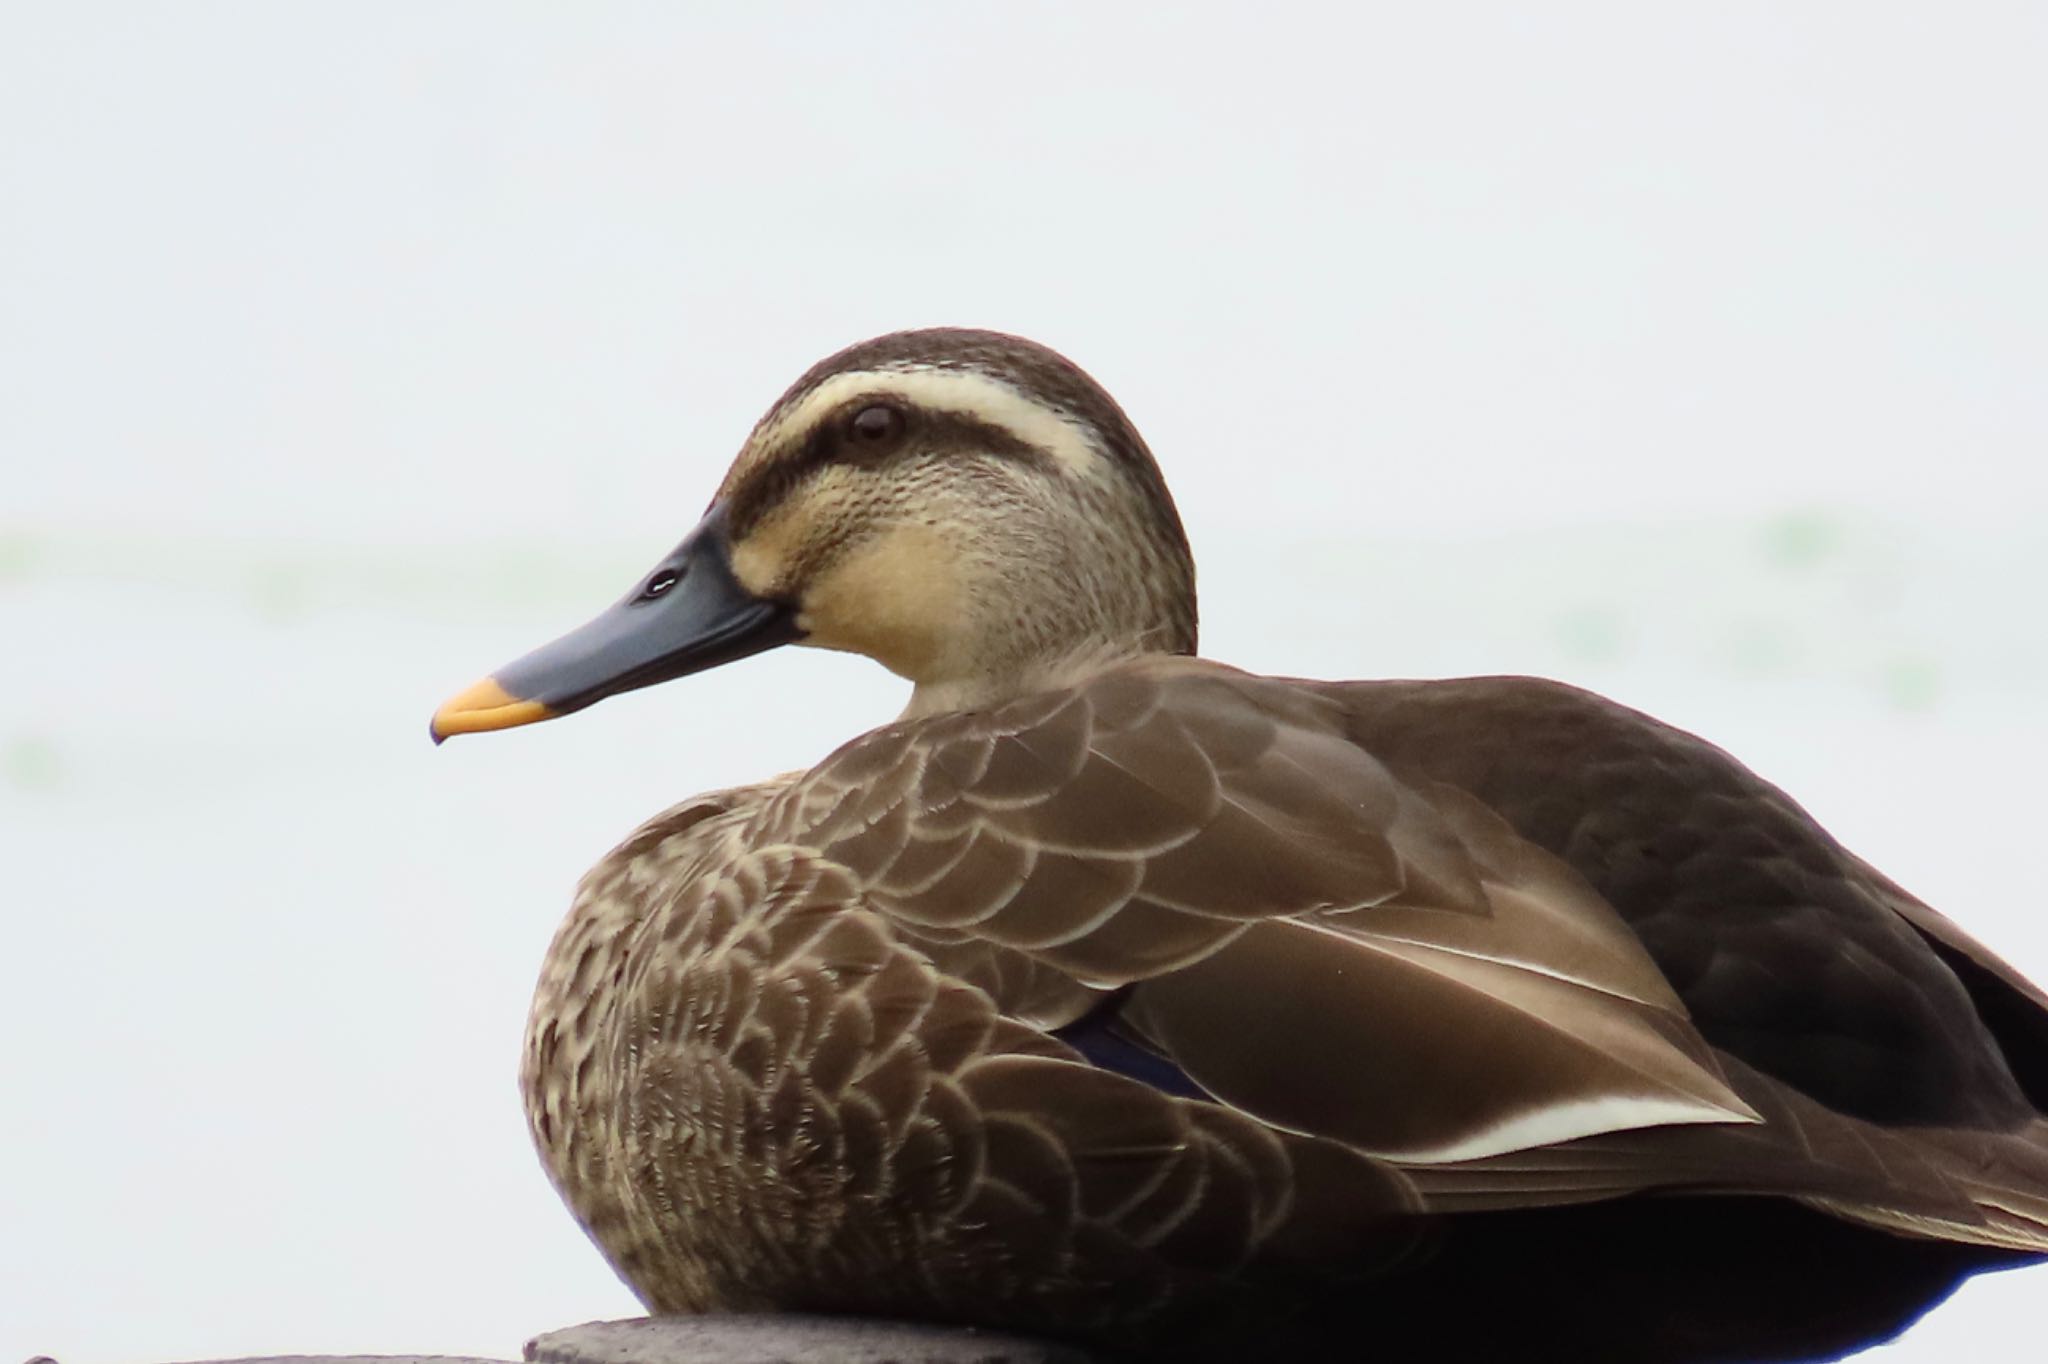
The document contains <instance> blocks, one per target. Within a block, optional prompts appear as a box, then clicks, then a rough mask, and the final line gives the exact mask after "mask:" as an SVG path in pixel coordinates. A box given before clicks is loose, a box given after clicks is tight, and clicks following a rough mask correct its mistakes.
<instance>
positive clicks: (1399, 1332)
mask: <svg viewBox="0 0 2048 1364" xmlns="http://www.w3.org/2000/svg"><path fill="white" fill-rule="evenodd" d="M878 409H879V410H881V411H882V412H883V413H884V415H881V416H876V415H873V414H874V413H875V412H876V411H877V410H878ZM890 414H893V415H890ZM665 576H666V578H667V581H666V582H664V581H663V580H664V577H665ZM678 584H681V585H680V586H678ZM679 595H680V596H682V597H683V598H684V600H682V601H681V602H680V604H677V603H676V602H675V601H674V599H675V598H676V597H677V596H679ZM664 613H667V614H664ZM793 639H803V640H806V641H808V642H812V643H818V644H823V645H825V646H827V647H835V648H850V649H857V650H860V651H862V652H867V653H869V654H871V655H873V656H875V657H877V658H878V659H880V660H881V661H883V662H884V663H887V664H889V665H890V666H892V667H894V668H896V670H897V671H899V672H902V673H903V674H904V675H906V676H908V677H910V678H911V679H912V680H913V681H915V682H916V683H917V690H916V693H915V695H914V697H913V700H912V703H911V706H910V708H909V710H908V711H907V712H906V715H905V717H904V718H903V719H901V720H899V721H898V722H896V723H894V724H892V725H888V726H885V727H884V728H882V729H879V730H876V731H874V732H872V733H870V734H867V735H864V736H862V737H860V738H858V739H856V740H854V741H853V742H852V743H850V744H848V745H846V746H845V747H844V748H842V749H840V750H839V751H838V752H837V753H834V754H833V755H831V756H830V757H828V758H827V759H825V760H824V761H823V762H821V763H820V764H818V765H817V766H816V767H814V768H812V769H811V770H810V771H808V772H804V773H800V774H795V775H792V776H789V777H785V778H781V779H778V780H776V781H771V782H767V783H763V784H761V785H758V786H753V787H747V788H742V789H739V790H734V791H727V792H719V793H714V794H711V795H707V796H701V797H698V798H696V799H695V800H692V801H689V802H686V803H684V804H683V805H680V806H677V807H675V808H674V809H672V810H670V811H668V812H666V813H664V814H662V815H660V816H657V817H656V818H655V819H653V820H652V821H650V822H649V823H648V824H646V825H645V826H643V827H642V828H641V829H640V830H638V831H637V832H636V833H634V834H633V836H632V837H631V838H629V839H628V840H627V841H626V842H625V843H624V844H622V845H621V846H620V847H619V848H617V849H616V850H614V851H613V852H612V853H611V854H609V855H608V856H607V857H606V858H605V859H604V860H603V861H602V862H600V863H599V865H598V866H597V867H596V868H595V869H593V870H592V871H591V873H590V874H589V876H588V877H586V879H585V880H584V882H583V885H582V887H581V889H580V890H579V892H578V895H577V897H576V901H575V904H574V907H573V908H572V910H571V912H570V916H569V919H568V921H567V922H566V923H565V924H564V925H563V928H562V930H561V932H560V934H559V935H558V936H557V938H556V940H555V943H554V945H553V947H552V948H551V949H550V951H549V954H548V958H547V964H546V967H545V969H544V971H543V974H542V979H541V984H540V989H539V992H538V994H537V996H536V998H535V1002H534V1011H533V1016H532V1021H531V1025H530V1028H529V1032H528V1036H527V1047H526V1057H525V1067H524V1071H523V1083H524V1087H525V1091H526V1096H527V1104H528V1113H529V1117H530V1119H531V1122H532V1126H533V1131H534V1136H535V1139H536V1141H537V1142H538V1144H539V1146H540V1150H541V1153H542V1157H543V1160H544V1162H545V1163H546V1165H547V1167H548V1170H549V1173H550V1174H551V1175H552V1177H553V1178H554V1180H555V1182H556V1183H557V1185H558V1187H560V1189H561V1190H562V1193H563V1195H564V1197H565V1198H566V1199H567V1201H568V1203H569V1205H570V1207H571V1208H572V1209H573V1210H574V1211H575V1213H576V1215H577V1217H578V1218H579V1220H581V1221H582V1222H583V1224H584V1225H585V1227H586V1228H588V1230H589V1231H590V1233H591V1235H592V1237H593V1238H594V1239H595V1240H596V1242H597V1243H598V1245H599V1246H600V1247H601V1248H602V1249H603V1250H604V1252H605V1253H606V1255H607V1256H608V1257H610V1259H611V1260H612V1262H613V1264H614V1265H615V1266H616V1267H617V1268H618V1270H619V1272H620V1273H621V1275H623V1276H624V1278H625V1279H626V1280H627V1282H628V1283H629V1284H631V1285H632V1286H633V1288H634V1289H635V1291H636V1292H638V1293H639V1294H640V1296H641V1297H642V1298H643V1299H644V1300H645V1301H646V1302H647V1303H648V1305H649V1306H650V1308H652V1309H653V1310H655V1311H660V1312H695V1311H707V1310H757V1309H804V1310H818V1311H857V1312H874V1313H887V1314H893V1315H901V1316H910V1317H924V1318H939V1319H950V1320H962V1321H979V1322H988V1323H1001V1324H1005V1325H1012V1326H1021V1327H1025V1328H1028V1329H1033V1330H1039V1331H1048V1332H1054V1333H1060V1334H1067V1335H1073V1336H1078V1337H1082V1338H1087V1339H1091V1340H1096V1341H1100V1342H1105V1343H1108V1344H1110V1345H1112V1346H1116V1347H1121V1348H1126V1349H1131V1350H1135V1351H1146V1350H1157V1351H1160V1352H1162V1353H1165V1354H1168V1355H1170V1356H1171V1357H1174V1358H1182V1357H1191V1356H1192V1355H1195V1354H1199V1353H1208V1354H1212V1355H1216V1356H1219V1357H1224V1358H1238V1357H1247V1356H1248V1355H1251V1354H1253V1353H1263V1352H1264V1351H1265V1350H1267V1349H1269V1348H1281V1347H1284V1348H1286V1349H1288V1350H1290V1351H1292V1352H1294V1356H1293V1357H1304V1358H1307V1357H1314V1358H1347V1359H1360V1360H1363V1359H1367V1358H1378V1357H1386V1358H1396V1359H1398V1358H1406V1357H1411V1356H1415V1357H1420V1356H1421V1355H1423V1354H1425V1353H1427V1354H1428V1355H1429V1356H1430V1357H1433V1358H1437V1359H1447V1358H1448V1359H1463V1358H1488V1357H1492V1354H1493V1353H1496V1352H1497V1353H1500V1354H1501V1355H1502V1356H1503V1357H1515V1358H1519V1359H1546V1358H1559V1359H1577V1360H1583V1359H1615V1360H1624V1359H1644V1360H1648V1359H1657V1360H1678V1359H1701V1360H1704V1359H1722V1358H1752V1359H1754V1358H1805V1357H1811V1356H1813V1355H1817V1354H1820V1353H1825V1352H1830V1351H1837V1350H1840V1349H1842V1348H1847V1347H1850V1346H1853V1345H1856V1344H1860V1343H1862V1342H1864V1341H1867V1340H1869V1339H1872V1338H1875V1337H1877V1336H1880V1335H1882V1334H1884V1333H1887V1332H1889V1331H1891V1330H1893V1329H1896V1328H1897V1327H1898V1326H1899V1325H1900V1324H1902V1323H1904V1322H1906V1321H1908V1320H1910V1319H1911V1317H1912V1316H1913V1315H1914V1314H1915V1313H1916V1312H1917V1311H1919V1310H1921V1308H1923V1307H1924V1306H1925V1305H1926V1304H1927V1303H1928V1302H1930V1301H1932V1300H1935V1299H1937V1298H1938V1297H1939V1296H1940V1295H1941V1294H1942V1293H1944V1292H1946V1291H1947V1289H1948V1288H1949V1287H1951V1286H1952V1285H1953V1283H1954V1282H1956V1281H1957V1280H1958V1278H1959V1277H1960V1276H1962V1275H1964V1274H1966V1273H1968V1272H1971V1271H1973V1270H1975V1269H1980V1268H1984V1267H1987V1266H1991V1265H1995V1264H2002V1263H2009V1262H2014V1261H2017V1260H2021V1259H2024V1258H2027V1257H2030V1256H2037V1255H2041V1254H2048V1120H2044V1118H2043V1116H2042V1106H2043V1104H2044V1102H2048V999H2044V997H2043V996H2042V995H2041V993H2040V992H2039V991H2038V990H2036V989H2035V988H2034V987H2032V986H2031V985H2030V984H2028V983H2027V982H2026V981H2024V980H2022V979H2021V978H2019V977H2018V976H2017V975H2016V974H2015V973H2014V972H2013V971H2012V970H2011V969H2010V968H2009V967H2007V966H2005V965H2004V964H2003V963H2001V962H1999V961H1998V959H1997V958H1996V957H1994V956H1992V955H1991V954H1990V953H1989V952H1988V951H1986V950H1985V949H1984V948H1982V947H1981V946H1979V945H1978V944H1976V943H1975V942H1974V941H1972V940H1970V939H1969V938H1967V937H1966V936H1964V935H1963V934H1961V933H1960V932H1959V931H1958V930H1956V929H1955V928H1954V927H1953V925H1950V924H1949V923H1948V922H1947V921H1946V920H1945V919H1942V918H1941V917H1940V916H1939V915H1937V914H1935V913H1934V912H1933V911H1932V910H1930V909H1928V908H1926V907H1925V906H1923V905H1921V904H1919V903H1918V902H1917V901H1915V900H1914V899H1913V898H1912V897H1911V896H1909V895H1907V894H1906V893H1905V892H1903V891H1902V890H1900V889H1899V888H1898V887H1896V886H1895V885H1893V884H1891V883H1890V882H1889V881H1887V880H1885V879H1884V878H1883V877H1882V876H1880V875H1878V874H1877V873H1876V872H1874V871H1873V870H1872V869H1871V868H1870V867H1868V866H1867V865H1866V864H1864V863H1863V862H1861V861H1860V860H1858V859H1857V858H1855V857H1854V856H1852V855H1851V854H1849V853H1848V852H1846V851H1845V850H1843V849H1842V848H1841V847H1840V846H1839V845H1838V844H1836V843H1835V842H1834V840H1833V839H1831V838H1830V837H1829V836H1828V835H1827V834H1826V833H1825V832H1824V831H1823V830H1821V829H1820V828H1819V827H1818V826H1817V825H1815V824H1814V823H1813V821H1812V820H1811V819H1810V818H1808V817H1807V816H1806V815H1805V814H1804V813H1803V812H1802V811H1800V810H1799V808H1798V807H1797V806H1796V805H1794V804H1793V803H1792V802H1791V801H1790V800H1789V799H1787V798H1786V797H1785V796H1784V795H1783V794H1782V793H1780V792H1778V791H1777V790H1775V789H1774V788H1772V787H1770V786H1768V785H1767V784H1765V783H1764V782H1762V781H1761V780H1759V779H1758V778H1756V777H1755V776H1753V775H1752V774H1751V773H1749V772H1748V771H1747V770H1746V769H1744V768H1743V767H1741V766H1740V765H1739V764H1738V763H1737V762H1735V760H1733V759H1732V758H1730V757H1728V756H1727V755H1726V754H1723V753H1721V752H1720V751H1719V750H1716V749H1714V748H1712V747H1710V746H1709V745H1707V744H1704V743H1702V742H1700V741H1699V740H1697V739H1694V738H1692V737H1691V736H1689V735H1685V734H1683V733H1680V732H1678V731H1675V730H1672V729H1670V728H1668V727H1666V726H1663V725H1660V724H1658V723H1657V722H1656V721H1654V720H1651V719H1649V718H1648V717H1646V716H1642V715H1640V714H1637V713H1635V712H1633V711H1629V710H1627V709H1625V708H1623V707H1620V706H1617V705H1615V704H1613V703H1611V702H1607V701H1605V700H1602V699H1601V698H1599V697H1596V696H1592V695H1590V694H1587V693H1584V692H1580V691H1576V690H1573V689H1571V688H1567V687H1563V686H1560V685H1558V684H1554V683H1546V682H1540V681H1534V680H1531V679H1522V678H1488V679H1469V680H1464V681H1458V682H1378V683H1318V682H1301V681H1289V680H1281V679H1272V678H1261V677H1255V676H1251V675H1248V674H1244V673H1241V672H1237V671H1235V670H1233V669H1230V668H1226V667H1223V666H1221V665H1219V664H1214V663H1208V662H1204V661H1200V660H1196V659H1194V658H1191V657H1187V656H1186V655H1188V654H1191V653H1192V651H1193V646H1194V600H1193V582H1192V570H1191V568H1190V567H1189V560H1188V557H1187V553H1186V545H1185V541H1184V539H1183V538H1182V536H1181V532H1180V526H1179V523H1178V520H1177V518H1175V516H1174V514H1173V510H1172V504H1171V501H1170V500H1169V499H1168V498H1167V496H1166V493H1165V489H1164V485H1163V484H1162V483H1161V482H1160V480H1159V477H1158V473H1157V470H1156V468H1155V467H1154V466H1153V464H1152V462H1151V458H1150V456H1149V454H1147V453H1146V451H1145V449H1144V446H1143V443H1142V442H1141V441H1140V440H1139V439H1138V437H1137V435H1136V433H1135V431H1134V430H1132V429H1131V427H1130V425H1129V423H1128V421H1127V420H1125V418H1124V417H1123V414H1122V413H1121V412H1120V411H1118V410H1117V408H1116V407H1115V405H1114V403H1112V402H1110V401H1109V399H1108V398H1107V397H1106V395H1103V394H1102V393H1101V391H1100V390H1099V389H1098V388H1096V387H1095V386H1094V385H1093V384H1092V383H1091V382H1090V381H1089V380H1087V378H1086V376H1085V375H1082V374H1081V373H1080V371H1078V370H1076V369H1074V368H1073V367H1072V366H1071V365H1068V364H1066V362H1064V361H1062V360H1060V359H1059V358H1058V357H1057V356H1053V355H1052V354H1051V353H1050V352H1047V351H1044V350H1043V349H1042V348H1039V347H1036V346H1033V345H1031V344H1030V343H1027V342H1023V341H1019V340H1016V339H1014V338H1008V337H1001V336H995V335H992V334H987V333H959V332H925V333H906V334H903V335H900V336H896V337H887V338H882V339H880V340H878V341H876V342H870V343H867V344H866V345H864V346H862V347H855V348H853V349H852V350H850V351H848V352H843V353H842V354H841V355H839V356H836V357H833V358H832V359H831V360H828V361H826V362H824V363H823V364H821V365H820V366H819V367H817V368H816V369H814V370H813V371H812V372H811V373H809V374H807V375H806V376H804V378H803V379H802V380H800V381H799V383H798V385H797V386H796V387H795V388H793V389H792V390H791V391H790V393H789V394H788V395H785V397H784V399H783V400H782V401H781V402H780V403H778V404H777V406H776V407H775V408H774V409H773V410H771V412H770V413H769V415H768V417H766V418H764V420H763V422H762V424H761V426H760V427H759V428H757V429H756V432H755V433H754V436H753V437H752V438H751V439H750V441H749V443H748V445H747V447H746V449H745V450H744V451H743V452H742V454H741V456H740V458H739V460H738V461H737V462H736V464H735V466H734V470H733V473H732V474H731V475H729V476H728V478H727V481H726V483H725V485H724V487H723V488H722V489H721V493H720V499H719V501H718V502H717V503H715V504H714V508H713V512H712V514H711V516H710V517H708V518H707V521H706V524H705V527H704V528H703V529H701V530H700V531H699V532H698V533H697V534H696V535H693V536H692V538H691V540H689V541H686V542H685V544H684V546H683V547H681V548H680V549H679V550H678V551H677V554H676V555H674V556H671V558H670V560H668V561H666V562H665V563H664V565H663V566H662V567H661V568H659V569H657V571H656V572H655V573H654V574H652V575H650V578H649V580H648V582H647V584H646V585H645V586H644V587H643V589H642V590H640V591H639V592H637V593H636V594H635V595H633V596H631V597H629V598H628V599H627V600H626V601H624V602H622V603H621V604H620V606H619V607H617V608H614V611H613V612H612V613H611V614H610V615H609V616H607V617H604V618H601V619H600V621H599V622H595V623H593V626H591V627H586V629H585V631H582V632H579V634H578V635H577V636H573V637H571V641H570V642H569V643H568V644H566V645H565V646H558V647H555V648H552V649H550V650H544V651H542V652H540V653H538V654H536V655H533V656H531V657H530V658H529V659H526V660H522V661H521V662H520V663H517V664H514V665H512V666H511V667H509V668H508V669H506V670H504V671H503V672H501V674H499V676H498V678H497V679H496V680H494V681H492V682H490V683H486V684H482V685H481V686H480V688H478V689H473V690H472V692H470V693H466V694H465V696H464V697H463V698H458V700H457V701H456V702H452V703H451V704H450V706H449V707H446V708H444V710H443V712H442V714H441V715H440V716H437V719H436V732H437V734H446V733H452V732H460V731H462V730H465V729H477V728H494V727H497V726H499V725H501V724H506V723H517V722H520V721H522V720H526V719H535V718H543V717H545V716H546V715H548V714H551V713H558V712H560V711H564V710H569V709H574V708H576V707H578V706H581V705H584V704H588V703H589V702H590V701H592V700H595V699H597V697H599V696H601V695H603V694H606V693H607V692H609V691H613V690H618V689H620V688H622V687H625V686H637V685H645V684H646V683H648V682H651V681H658V680H662V678H664V677H667V676H674V675H678V674H680V673H682V672H686V671H691V670H694V669H696V668H699V667H703V666H711V665H713V664H715V663H719V662H723V661H726V660H728V659H730V658H732V657H735V656H737V655H738V654H740V653H744V652H751V651H753V650H754V649H757V648H760V647H767V646H768V645H769V644H772V643H780V642H787V641H790V640H793ZM650 640H653V641H655V642H654V643H653V644H650V643H649V641H650ZM622 641H623V642H622Z"/></svg>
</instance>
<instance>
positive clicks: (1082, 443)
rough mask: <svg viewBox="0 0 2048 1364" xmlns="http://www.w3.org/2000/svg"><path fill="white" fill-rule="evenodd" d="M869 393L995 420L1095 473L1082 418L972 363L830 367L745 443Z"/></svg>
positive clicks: (784, 435) (1095, 453)
mask: <svg viewBox="0 0 2048 1364" xmlns="http://www.w3.org/2000/svg"><path fill="white" fill-rule="evenodd" d="M867 392H873V393H875V394H877V395H878V396H889V397H895V398H899V399H902V400H904V401H906V402H909V403H912V404H914V405H916V406H918V407H922V408H926V409H928V410H930V411H933V412H943V413H947V414H949V415H952V416H958V417H965V418H971V419H972V420H974V421H977V422H982V423H985V424H986V425H989V426H994V427H997V428H999V429H1001V430H1003V431H1005V432H1008V433H1009V434H1010V435H1011V436H1012V437H1014V438H1015V439H1016V440H1017V441H1019V442H1021V443H1022V444H1024V445H1028V446H1030V447H1031V448H1033V449H1036V450H1043V451H1044V452H1045V453H1046V454H1047V455H1049V456H1051V457H1052V459H1053V460H1054V461H1055V462H1056V463H1058V464H1060V465H1061V466H1063V467H1064V468H1066V469H1068V470H1069V471H1070V472H1073V473H1076V474H1082V475H1088V474H1091V473H1093V472H1094V471H1095V469H1096V464H1097V461H1099V460H1100V459H1102V458H1103V451H1102V448H1101V447H1100V446H1099V445H1098V444H1097V443H1096V442H1095V440H1094V439H1093V438H1091V436H1090V435H1089V433H1088V428H1087V427H1086V426H1085V425H1084V424H1083V423H1081V422H1079V421H1077V420H1075V419H1074V418H1073V417H1071V416H1068V415H1067V414H1065V413H1063V412H1061V411H1060V410H1059V409H1057V408H1054V407H1049V406H1047V405H1046V404H1044V403H1041V402H1038V401H1036V400H1034V399H1032V398H1029V397H1027V396H1025V394H1024V393H1022V392H1021V391H1019V390H1018V389H1017V388H1015V387H1014V386H1012V385H1010V384H1007V383H1005V382H1003V381H1002V380H1001V379H998V378H996V377H995V376H994V375H992V374H987V373H984V372H982V371H981V370H974V369H939V368H903V369H867V370H855V371H851V372H849V373H846V374H835V375H833V376H832V377H831V378H829V379H826V380H825V381H824V382H823V383H820V384H819V385H818V386H817V387H816V388H814V389H812V390H811V391H810V392H809V393H806V394H805V395H804V396H803V397H802V398H801V399H800V400H799V401H798V402H797V403H796V404H795V405H794V406H793V407H791V408H789V409H788V410H787V411H784V412H782V413H779V414H778V415H776V416H775V417H774V418H772V419H771V420H770V421H769V422H768V424H767V425H766V426H765V427H764V428H763V429H762V430H760V431H759V432H757V433H756V434H755V436H754V439H753V441H752V442H751V444H752V445H753V447H754V449H755V450H756V451H758V452H767V451H770V450H775V449H778V448H780V447H781V446H783V445H785V444H787V443H788V442H789V441H790V440H791V439H792V438H793V437H796V436H798V435H800V434H801V433H803V432H806V431H808V430H809V429H810V428H811V427H812V426H814V425H815V424H816V423H817V422H818V421H819V419H820V418H822V417H823V416H824V415H825V414H827V413H829V412H832V411H834V410H836V409H837V408H839V407H840V406H841V405H843V404H845V403H847V402H849V401H851V400H852V399H854V398H856V397H858V396H859V395H861V394H862V393H867Z"/></svg>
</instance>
